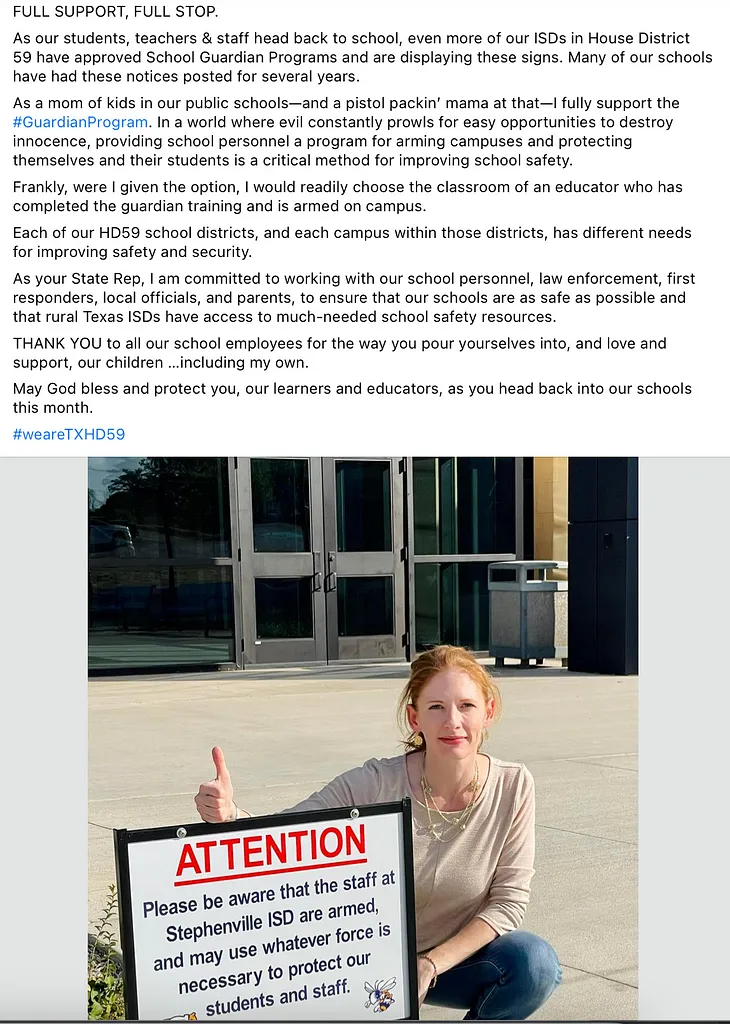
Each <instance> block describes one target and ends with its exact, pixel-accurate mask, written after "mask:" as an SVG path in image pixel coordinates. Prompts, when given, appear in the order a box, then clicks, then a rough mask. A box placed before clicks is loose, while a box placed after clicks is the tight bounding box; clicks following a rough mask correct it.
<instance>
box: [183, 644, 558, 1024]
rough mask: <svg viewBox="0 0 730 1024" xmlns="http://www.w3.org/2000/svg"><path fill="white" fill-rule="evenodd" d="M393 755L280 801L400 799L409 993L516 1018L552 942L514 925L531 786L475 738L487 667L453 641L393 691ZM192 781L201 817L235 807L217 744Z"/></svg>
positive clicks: (488, 696) (520, 901) (481, 722)
mask: <svg viewBox="0 0 730 1024" xmlns="http://www.w3.org/2000/svg"><path fill="white" fill-rule="evenodd" d="M399 711H400V714H401V716H402V720H403V724H404V725H405V726H406V729H407V736H408V738H407V740H406V748H407V751H406V753H405V754H401V755H400V756H398V757H389V758H382V759H373V760H370V761H367V762H366V763H365V764H364V765H363V766H362V767H361V768H353V769H352V770H350V771H348V772H345V773H344V774H343V775H339V776H338V777H337V778H336V779H333V780H332V782H330V783H328V785H326V786H325V787H324V788H323V789H322V790H320V791H319V792H318V793H313V794H312V796H310V797H309V798H308V799H307V800H304V801H302V802H301V803H299V804H297V805H296V807H293V808H290V810H296V811H304V810H321V809H323V808H332V807H348V806H352V805H358V804H371V803H384V802H387V801H396V800H402V799H403V798H404V797H406V796H407V797H410V799H411V806H412V814H413V855H414V874H415V890H416V932H417V943H418V950H419V954H418V995H419V1003H420V1002H423V1001H424V1000H425V1001H427V1002H429V1003H435V1004H436V1005H438V1006H447V1007H451V1008H453V1009H464V1010H467V1011H468V1012H467V1015H466V1018H465V1019H467V1020H524V1019H525V1018H526V1017H528V1016H530V1014H532V1013H534V1012H535V1010H537V1009H538V1007H540V1006H541V1005H542V1004H543V1003H544V1002H545V1000H546V999H547V998H548V997H549V996H550V994H551V993H552V991H553V989H554V988H555V987H556V985H558V983H559V982H560V976H561V972H560V967H559V964H558V958H557V956H556V954H555V951H554V950H553V949H552V947H551V946H550V945H549V944H548V943H547V942H545V941H544V940H543V939H540V938H538V937H537V936H536V935H532V934H531V933H529V932H523V931H518V930H517V929H518V928H519V925H520V924H521V922H522V918H523V916H524V913H525V908H526V906H527V903H528V900H529V894H530V882H531V879H532V876H533V874H534V871H533V859H534V847H535V842H534V829H535V826H534V822H535V804H534V785H533V780H532V776H531V775H530V773H529V772H528V771H527V769H526V768H525V766H524V765H522V764H513V763H511V762H509V761H500V760H498V759H497V758H495V757H491V756H490V755H488V754H483V753H481V751H480V747H481V745H482V743H483V741H484V739H485V737H486V735H487V729H488V728H489V725H490V724H491V723H492V722H493V721H494V719H495V718H496V717H497V716H498V715H499V713H500V696H499V691H498V689H497V687H496V685H495V683H494V681H493V680H492V678H491V677H490V676H489V674H488V672H487V671H486V670H485V669H484V668H483V666H482V665H480V664H479V662H478V661H477V660H476V659H475V658H474V656H473V655H472V654H471V653H470V652H469V651H466V650H465V649H464V648H461V647H449V646H440V647H435V648H433V649H432V650H429V651H427V652H425V653H424V654H421V655H420V656H419V657H417V658H416V659H415V661H414V662H413V663H412V665H411V674H410V678H409V680H408V683H407V685H406V687H405V689H404V691H403V694H402V696H401V700H400V705H399ZM213 758H214V761H215V763H216V767H217V768H218V777H217V779H216V780H215V781H214V782H210V783H206V784H205V785H203V786H201V787H200V790H199V791H198V795H197V796H196V798H195V803H196V806H197V808H198V812H199V814H200V816H201V817H202V818H203V820H204V821H211V822H219V821H227V820H233V819H235V818H236V817H239V816H242V817H247V816H248V814H247V812H245V811H242V810H239V808H237V807H236V804H235V803H234V801H233V788H232V785H231V781H230V776H229V775H228V772H227V769H226V768H225V762H224V761H223V754H222V752H221V751H220V749H219V748H217V747H216V748H215V750H214V754H213Z"/></svg>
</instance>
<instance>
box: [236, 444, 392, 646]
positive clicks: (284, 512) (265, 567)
mask: <svg viewBox="0 0 730 1024" xmlns="http://www.w3.org/2000/svg"><path fill="white" fill-rule="evenodd" d="M237 475H238V507H239V522H240V540H239V543H240V568H241V574H240V579H241V594H242V602H241V604H242V609H243V629H242V636H243V664H244V665H271V664H287V663H297V662H308V661H309V662H334V661H342V660H346V661H349V660H377V659H381V658H396V659H400V658H403V657H405V635H404V634H405V631H406V616H405V561H404V557H405V552H404V550H403V522H404V517H403V484H402V479H403V475H402V473H401V472H400V470H399V463H398V460H397V459H394V458H380V459H377V458H372V459H255V458H252V459H239V460H238V470H237Z"/></svg>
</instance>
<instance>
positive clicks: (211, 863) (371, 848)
mask: <svg viewBox="0 0 730 1024" xmlns="http://www.w3.org/2000/svg"><path fill="white" fill-rule="evenodd" d="M115 840H116V853H117V873H118V878H119V891H120V906H121V919H122V944H123V951H124V960H125V989H126V998H127V1015H128V1018H129V1019H137V1020H206V1019H226V1020H256V1021H259V1020H301V1021H306V1020H340V1021H346V1020H373V1019H375V1020H381V1019H382V1020H399V1019H400V1020H403V1019H418V1014H417V999H416V997H415V992H413V993H412V992H411V977H412V976H413V977H415V974H414V972H413V970H412V969H411V965H412V964H413V958H414V957H415V931H414V920H413V869H412V856H411V845H410V807H409V805H408V802H407V801H404V802H403V803H402V804H401V803H397V804H381V805H375V806H371V807H363V808H359V809H358V811H357V812H355V816H353V815H351V812H350V810H349V809H343V810H333V811H321V812H316V813H314V814H311V813H310V814H284V815H275V816H269V817H266V818H248V819H244V820H242V821H238V822H232V823H230V824H224V825H218V826H215V825H208V824H203V823H201V824H198V825H190V826H185V827H184V828H180V829H175V828H161V829H154V830H149V829H147V830H138V831H133V832H127V831H126V830H122V831H119V832H117V833H115Z"/></svg>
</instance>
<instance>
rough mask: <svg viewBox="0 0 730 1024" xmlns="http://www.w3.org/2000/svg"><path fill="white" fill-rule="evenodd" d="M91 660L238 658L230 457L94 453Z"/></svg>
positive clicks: (124, 664) (130, 663) (161, 662)
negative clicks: (103, 455) (107, 455)
mask: <svg viewBox="0 0 730 1024" xmlns="http://www.w3.org/2000/svg"><path fill="white" fill-rule="evenodd" d="M88 530H89V667H90V668H92V669H102V668H106V669H115V668H118V669H120V670H124V669H127V668H144V667H150V668H153V667H155V666H159V667H163V666H164V667H171V666H182V665H200V664H215V663H220V662H230V661H232V660H234V652H233V636H234V619H233V559H232V551H231V516H230V499H229V491H228V462H227V460H226V459H185V458H172V459H158V458H141V459H130V458H92V459H89V523H88Z"/></svg>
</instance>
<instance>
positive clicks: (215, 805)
mask: <svg viewBox="0 0 730 1024" xmlns="http://www.w3.org/2000/svg"><path fill="white" fill-rule="evenodd" d="M213 764H214V765H215V773H216V774H215V778H214V779H213V781H212V782H204V783H203V785H202V786H201V787H200V789H199V790H198V792H197V795H196V797H195V806H196V807H197V808H198V814H199V815H200V817H201V818H202V819H203V821H210V822H219V821H230V820H231V819H232V818H233V816H234V814H235V813H236V805H235V804H234V803H233V784H232V783H231V776H230V775H229V773H228V768H227V767H226V759H225V757H224V756H223V751H222V750H221V748H220V747H213Z"/></svg>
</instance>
